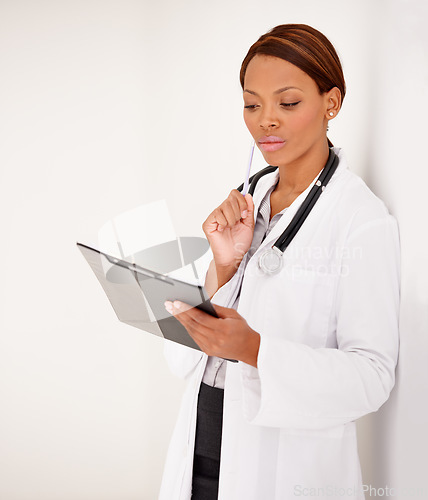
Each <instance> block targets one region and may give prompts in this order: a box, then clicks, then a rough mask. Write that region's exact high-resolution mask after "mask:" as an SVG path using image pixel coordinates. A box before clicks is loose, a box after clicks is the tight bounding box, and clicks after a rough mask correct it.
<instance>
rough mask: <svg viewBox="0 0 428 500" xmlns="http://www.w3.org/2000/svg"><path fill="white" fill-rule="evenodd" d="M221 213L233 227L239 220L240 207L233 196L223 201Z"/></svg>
mask: <svg viewBox="0 0 428 500" xmlns="http://www.w3.org/2000/svg"><path fill="white" fill-rule="evenodd" d="M223 213H224V215H225V217H226V219H227V221H228V222H229V225H230V227H233V226H234V225H235V224H236V223H237V222H238V221H239V220H241V209H240V207H239V203H238V202H237V200H236V199H234V198H228V199H227V200H225V202H224V207H223Z"/></svg>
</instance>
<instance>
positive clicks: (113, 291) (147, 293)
mask: <svg viewBox="0 0 428 500" xmlns="http://www.w3.org/2000/svg"><path fill="white" fill-rule="evenodd" d="M77 247H78V248H79V250H80V251H81V252H82V254H83V256H84V257H85V259H86V261H87V262H88V264H89V266H90V267H91V269H92V271H93V272H94V274H95V276H96V277H97V279H98V281H99V282H100V284H101V286H102V288H103V290H104V292H105V294H106V295H107V298H108V299H109V302H110V304H111V305H112V307H113V309H114V311H115V313H116V316H117V317H118V319H119V321H121V322H123V323H126V324H129V325H131V326H134V327H136V328H139V329H140V330H143V331H146V332H149V333H151V334H153V335H156V336H158V337H162V338H165V339H168V340H172V341H173V342H177V343H178V344H182V345H185V346H187V347H190V348H192V349H196V350H198V351H201V349H200V347H199V346H198V345H197V344H196V342H195V341H194V340H193V338H192V337H191V336H190V335H189V333H188V332H187V330H186V329H185V328H184V326H183V325H182V324H181V323H180V322H179V321H178V320H177V319H176V318H175V317H174V316H173V315H171V314H169V313H168V311H166V309H165V306H164V302H165V301H166V300H170V301H174V300H180V301H182V302H185V303H187V304H189V305H191V306H193V307H196V308H197V309H200V310H201V311H204V312H206V313H207V314H210V315H211V316H214V317H216V318H218V315H217V313H216V312H215V309H214V307H213V305H212V304H211V302H210V299H209V297H208V294H207V292H206V290H205V288H204V287H203V286H201V285H199V284H193V283H189V282H186V281H183V280H180V279H177V278H172V277H171V276H168V275H164V274H162V273H159V272H156V271H153V270H150V269H147V268H144V267H142V266H140V265H138V264H136V263H132V262H128V261H126V260H124V259H119V258H117V257H113V256H111V255H109V254H107V253H104V252H102V251H100V250H97V249H95V248H92V247H90V246H88V245H85V244H83V243H79V242H77ZM227 361H232V362H235V363H236V362H237V360H233V359H228V360H227Z"/></svg>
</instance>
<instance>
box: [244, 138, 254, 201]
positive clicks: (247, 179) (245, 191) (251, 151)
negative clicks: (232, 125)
mask: <svg viewBox="0 0 428 500" xmlns="http://www.w3.org/2000/svg"><path fill="white" fill-rule="evenodd" d="M255 144H256V142H255V141H253V144H252V145H251V150H250V158H249V160H248V167H247V175H246V176H245V182H244V188H243V189H242V195H243V196H245V195H246V194H247V191H248V184H249V179H250V172H251V164H252V163H253V153H254V146H255Z"/></svg>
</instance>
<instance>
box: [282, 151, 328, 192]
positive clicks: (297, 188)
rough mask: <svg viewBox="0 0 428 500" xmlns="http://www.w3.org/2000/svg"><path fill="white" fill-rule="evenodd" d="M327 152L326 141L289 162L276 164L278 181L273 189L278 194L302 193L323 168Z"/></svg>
mask: <svg viewBox="0 0 428 500" xmlns="http://www.w3.org/2000/svg"><path fill="white" fill-rule="evenodd" d="M329 152H330V151H329V147H328V144H327V142H326V143H325V144H324V143H323V144H322V146H320V147H318V148H315V149H314V150H310V151H309V152H308V153H306V154H305V155H303V156H300V157H299V158H296V160H294V161H292V162H290V163H287V164H284V165H278V168H279V181H278V184H277V186H276V188H275V191H277V193H278V194H279V193H281V194H291V193H297V194H300V193H303V191H304V190H305V189H306V188H307V187H308V186H309V184H310V183H311V182H312V181H313V180H314V179H315V177H316V176H317V175H318V174H319V173H320V172H321V170H322V169H323V168H324V166H325V164H326V163H327V160H328V155H329Z"/></svg>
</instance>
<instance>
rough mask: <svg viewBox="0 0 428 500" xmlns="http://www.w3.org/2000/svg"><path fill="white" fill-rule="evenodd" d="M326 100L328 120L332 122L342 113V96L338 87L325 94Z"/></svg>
mask: <svg viewBox="0 0 428 500" xmlns="http://www.w3.org/2000/svg"><path fill="white" fill-rule="evenodd" d="M324 98H325V116H326V118H327V120H331V119H332V118H335V117H336V116H337V114H338V113H339V111H340V106H341V104H342V96H341V93H340V90H339V89H338V88H337V87H333V88H332V89H331V90H329V91H328V92H326V93H325V95H324ZM331 113H333V114H331Z"/></svg>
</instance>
